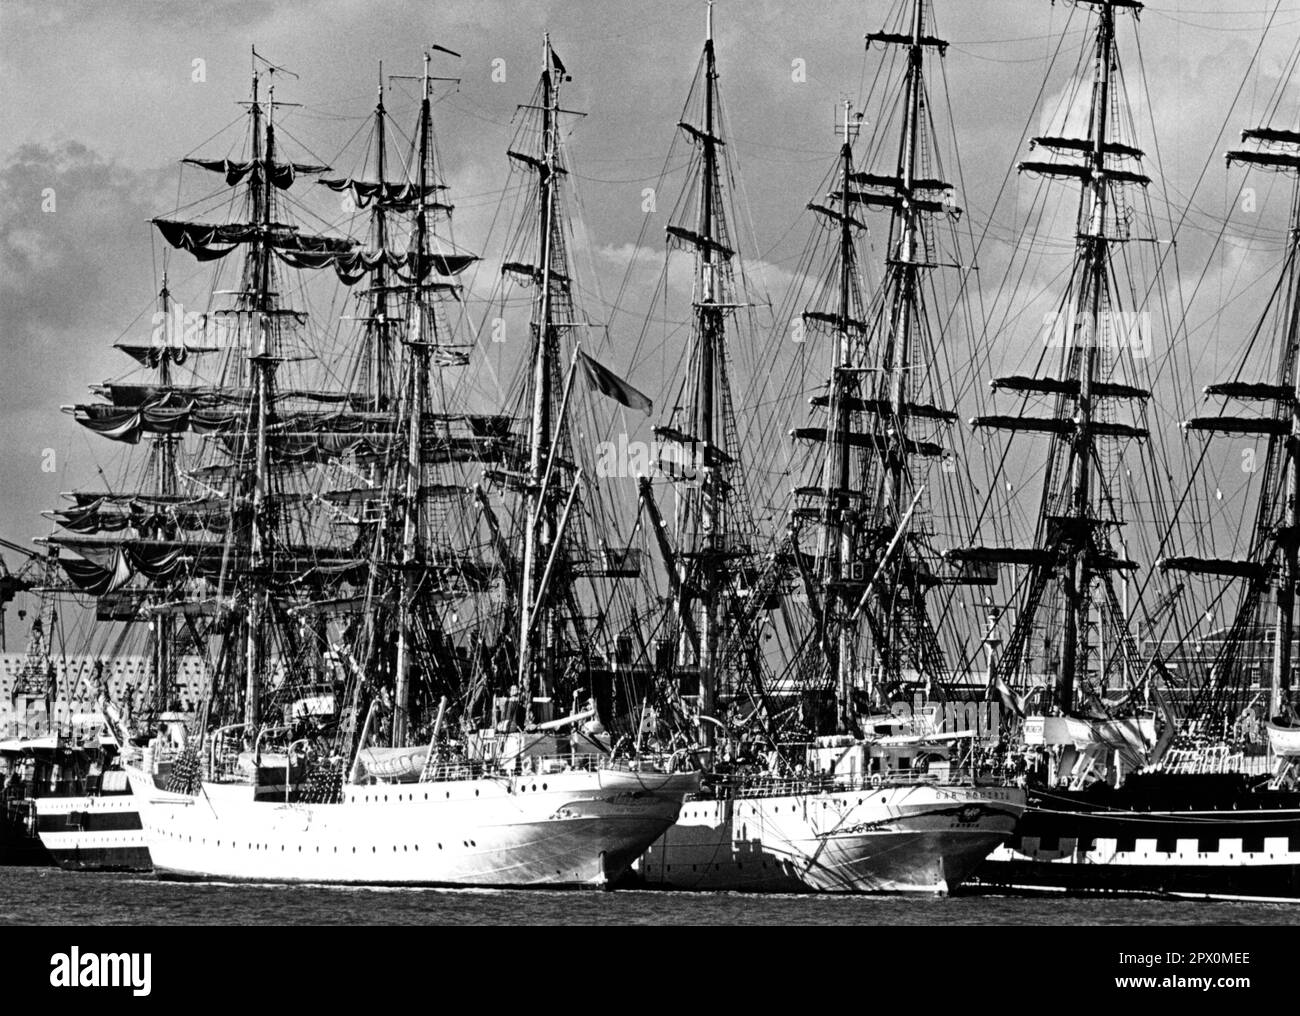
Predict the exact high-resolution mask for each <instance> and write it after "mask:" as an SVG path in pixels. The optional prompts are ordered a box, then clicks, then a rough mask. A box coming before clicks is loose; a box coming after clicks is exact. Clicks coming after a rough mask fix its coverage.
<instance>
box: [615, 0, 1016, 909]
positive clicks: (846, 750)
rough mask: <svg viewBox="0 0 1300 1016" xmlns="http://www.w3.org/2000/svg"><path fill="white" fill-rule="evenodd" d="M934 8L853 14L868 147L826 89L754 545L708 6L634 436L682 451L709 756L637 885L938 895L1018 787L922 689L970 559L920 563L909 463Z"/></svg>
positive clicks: (927, 417) (917, 366) (690, 641)
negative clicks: (659, 372) (688, 305)
mask: <svg viewBox="0 0 1300 1016" xmlns="http://www.w3.org/2000/svg"><path fill="white" fill-rule="evenodd" d="M933 20H934V19H933V12H932V9H931V5H929V4H927V3H925V2H923V0H915V2H913V3H911V4H907V5H904V11H903V13H902V14H901V20H900V23H899V24H897V25H895V26H891V27H890V28H888V29H887V30H885V31H882V32H876V33H872V34H870V35H868V37H867V39H868V45H869V46H873V45H878V46H880V47H882V49H883V50H885V51H886V52H888V53H892V54H894V55H895V56H897V57H898V63H899V64H901V65H902V66H901V75H900V76H899V77H898V78H895V79H891V80H889V81H887V82H885V83H884V85H883V86H882V87H883V89H884V91H885V92H886V93H887V94H888V95H889V96H890V99H891V100H893V99H895V98H896V99H897V106H896V107H893V108H891V106H890V105H888V104H887V105H886V107H885V109H884V111H883V112H882V114H881V116H880V122H881V123H882V124H889V125H891V127H893V128H896V130H897V133H891V135H890V137H891V138H896V139H897V140H896V142H894V143H893V144H892V145H889V146H888V149H889V150H888V151H887V150H886V146H885V145H884V144H883V143H880V144H877V145H876V146H873V147H874V151H873V153H872V154H873V156H875V157H877V158H879V159H880V160H881V162H887V163H888V168H886V169H884V170H881V171H874V169H869V168H864V167H863V166H861V165H859V162H858V160H857V158H856V157H855V153H854V139H855V136H856V135H857V134H858V133H859V131H860V130H861V127H862V123H861V120H862V118H861V116H860V115H859V116H856V117H855V116H854V115H853V114H852V110H851V106H850V104H848V103H846V104H845V106H844V110H843V122H842V125H841V130H842V131H843V135H844V140H843V145H842V146H841V149H840V152H839V157H838V159H837V160H836V164H835V167H834V169H833V170H832V173H831V174H830V177H829V180H830V190H829V192H828V193H827V194H826V195H825V197H824V199H819V200H815V201H813V202H812V203H810V205H809V210H810V211H812V212H813V213H814V214H815V216H816V217H817V219H818V221H819V226H820V227H821V232H819V241H820V242H816V241H815V242H814V243H813V244H810V247H812V248H813V249H814V250H815V251H817V252H819V253H820V254H822V255H823V257H822V259H821V263H814V264H811V265H809V266H808V272H807V274H808V276H809V277H810V278H812V279H814V280H815V287H816V288H815V291H814V293H813V295H812V297H811V299H810V300H809V301H808V303H807V306H806V308H805V309H804V311H803V313H802V314H801V315H800V317H799V326H800V328H801V334H803V332H802V330H806V335H807V346H808V349H809V353H808V355H809V357H819V358H820V357H824V358H825V359H820V360H819V361H817V366H816V367H814V368H813V369H814V370H817V371H824V372H825V373H824V374H822V377H823V378H824V383H823V384H822V385H821V386H820V387H819V388H818V389H817V394H815V395H813V396H812V398H811V404H812V407H813V408H812V412H813V419H812V420H810V421H809V424H808V425H807V426H802V427H798V428H796V429H795V430H794V431H793V432H792V435H791V437H792V438H793V441H794V444H795V448H794V455H793V457H794V459H795V461H796V462H797V463H799V468H800V469H802V470H803V482H802V485H800V486H797V487H796V488H795V489H794V490H793V492H792V493H793V503H792V504H791V506H790V511H789V515H788V517H789V525H788V530H787V532H785V533H784V534H781V535H780V536H778V538H777V539H776V541H775V542H774V544H773V545H772V546H770V547H768V548H764V549H761V550H760V549H758V548H756V546H755V544H756V541H757V529H756V527H755V526H754V525H753V521H752V515H751V514H750V507H749V498H748V493H747V481H746V477H745V472H744V468H743V462H742V461H741V460H742V458H743V456H744V447H743V441H742V438H741V436H740V435H738V434H737V433H736V424H735V421H734V419H733V417H732V393H731V391H730V388H729V375H728V366H727V365H728V345H729V336H728V326H729V322H731V321H733V320H734V318H735V316H736V310H737V309H738V308H740V307H743V306H745V299H744V295H743V294H742V293H740V292H739V291H738V287H737V286H736V284H735V278H736V276H737V275H738V274H741V273H738V272H737V270H736V266H735V261H736V259H737V254H736V249H735V243H734V239H733V237H732V235H731V234H730V232H729V230H730V229H732V228H734V227H733V226H732V225H731V224H729V222H728V217H727V215H726V210H727V202H726V200H725V196H726V189H725V187H726V183H727V182H729V181H730V180H731V178H732V176H733V171H732V168H731V167H730V165H725V168H724V154H723V153H724V152H725V148H724V146H725V144H726V139H725V132H724V130H723V123H722V118H721V115H720V110H721V101H720V98H719V95H718V71H717V64H716V56H715V52H714V43H713V38H712V32H711V23H710V32H709V34H708V37H707V38H706V41H705V46H704V54H703V57H702V59H701V62H700V67H699V70H698V72H697V79H696V82H695V84H694V86H693V88H692V91H691V100H688V108H687V112H686V114H685V115H684V116H683V121H682V123H681V129H682V130H683V132H684V133H685V134H686V135H687V136H688V137H689V139H690V141H691V143H692V144H693V146H694V147H695V153H694V157H693V161H692V170H693V174H694V175H693V177H692V179H691V180H690V181H688V183H687V186H686V189H685V193H686V194H687V195H688V196H690V197H691V198H694V200H693V201H692V200H686V201H682V202H679V204H678V207H679V208H681V209H684V211H685V213H686V215H687V216H688V218H686V219H684V220H683V221H681V222H674V223H671V224H670V225H669V226H668V234H669V241H670V244H674V245H680V246H685V247H686V248H687V249H688V250H690V251H691V252H693V254H694V263H695V276H694V278H695V291H694V298H693V303H692V320H693V326H694V327H693V331H692V336H691V346H690V348H689V352H688V356H687V358H686V359H687V362H688V363H689V371H688V375H687V377H686V378H685V381H684V384H683V393H682V402H683V404H684V406H685V408H684V410H683V412H682V421H683V423H684V424H685V425H686V426H688V427H689V429H686V427H685V426H683V425H680V424H679V425H670V426H668V427H662V428H659V429H658V431H657V432H656V433H657V434H658V435H660V436H662V437H663V438H665V439H667V440H671V441H674V442H676V443H677V444H679V445H682V444H685V445H686V446H687V447H688V450H689V451H690V453H691V454H689V455H683V454H681V453H679V454H678V455H676V456H674V460H682V459H685V460H686V461H690V462H692V463H695V464H696V468H695V469H694V470H692V471H691V472H690V474H689V475H687V476H685V477H682V476H680V475H676V476H672V477H671V478H672V480H673V482H674V484H675V486H676V487H677V488H679V491H678V494H677V496H676V498H675V503H676V504H677V505H678V506H679V517H678V520H677V526H676V530H675V531H676V535H677V541H676V544H675V545H673V546H669V547H668V549H667V550H666V551H665V557H666V558H668V563H669V566H670V568H671V569H674V570H675V571H676V573H677V574H676V576H675V578H674V581H673V582H672V584H671V585H672V593H673V597H674V606H675V617H676V618H677V619H678V620H679V622H680V630H681V631H682V638H681V640H680V646H681V651H682V654H683V656H684V657H685V658H686V660H687V661H688V662H690V663H692V664H694V669H695V672H696V673H697V674H698V680H699V687H698V703H699V705H698V708H699V717H698V719H699V721H700V722H699V732H700V741H701V747H702V748H703V749H704V751H703V757H704V758H706V759H707V760H708V774H707V775H706V777H705V786H704V787H703V788H702V790H701V792H700V793H699V794H696V795H692V796H691V797H690V798H688V800H687V803H686V804H685V806H684V808H683V812H682V817H681V818H679V819H678V821H677V823H676V825H674V826H673V827H672V828H671V829H670V830H669V831H668V832H667V833H665V834H664V836H663V837H662V838H661V839H660V840H658V841H657V842H656V843H655V844H654V845H653V846H652V847H651V848H650V850H649V851H647V853H646V855H645V857H644V858H643V860H642V862H641V863H640V865H639V866H638V871H639V873H640V875H641V877H642V878H643V879H644V880H645V881H646V882H647V883H649V884H652V885H658V886H664V887H671V888H682V889H710V890H755V891H761V890H771V891H819V892H891V891H892V892H927V893H932V892H939V893H942V892H947V891H949V890H950V889H952V888H953V887H955V886H957V885H959V884H960V883H961V882H962V881H963V880H964V879H965V878H966V877H967V876H968V875H969V874H970V873H971V871H973V870H974V868H975V866H976V865H978V864H979V862H980V861H981V860H983V859H984V858H985V857H986V856H987V855H988V853H989V852H990V851H992V850H993V849H994V848H995V847H996V846H997V845H998V844H999V843H1001V842H1002V841H1004V840H1005V839H1007V838H1008V837H1009V836H1011V835H1012V833H1013V831H1014V829H1015V826H1016V821H1017V819H1018V818H1019V815H1020V812H1021V810H1022V807H1023V803H1024V793H1023V791H1022V790H1021V789H1019V788H1017V787H1015V786H1012V785H1009V784H1008V783H1006V782H1005V781H1003V780H1001V779H999V778H997V777H996V776H995V775H993V774H991V773H989V772H987V771H986V770H985V769H984V768H983V767H982V766H981V765H980V762H979V758H978V752H977V750H976V748H975V745H976V744H977V742H978V737H977V736H976V735H977V731H975V730H957V729H954V727H955V726H956V725H955V724H947V723H946V722H945V718H944V706H943V703H945V702H946V701H949V700H950V699H951V700H954V701H955V698H954V691H953V690H952V689H950V688H949V687H948V683H949V678H950V673H951V668H950V666H949V663H948V661H947V659H946V658H945V654H944V652H943V649H942V648H941V646H940V639H939V637H938V635H937V633H936V622H935V619H934V617H933V616H932V614H931V611H932V610H934V608H935V605H936V601H938V600H939V599H940V598H941V595H936V593H939V594H943V593H944V592H945V591H948V592H950V591H951V590H952V589H953V588H955V587H957V586H959V585H962V584H965V583H966V582H967V581H968V580H969V576H967V575H958V574H950V575H943V576H941V575H939V574H938V566H939V565H941V564H942V560H941V558H940V557H939V555H938V551H937V549H936V541H935V539H934V536H935V534H934V532H933V531H932V530H931V529H930V528H929V527H928V526H927V525H926V524H925V523H924V522H922V518H923V517H925V516H927V515H928V508H929V501H928V500H927V498H926V482H925V481H926V475H927V473H928V472H929V471H930V468H931V464H934V463H937V462H938V461H939V460H941V459H943V457H944V455H945V452H944V448H943V446H942V444H941V443H940V441H941V440H942V432H944V431H946V430H947V429H949V427H950V426H951V424H952V422H953V421H955V419H956V414H955V412H953V411H952V410H951V409H948V408H945V407H943V406H942V405H939V404H936V402H935V397H936V393H940V392H942V391H943V390H944V387H945V386H944V382H943V379H942V378H941V377H939V376H937V374H938V372H939V370H940V369H941V363H942V359H941V358H940V357H937V356H935V355H934V354H935V346H936V345H942V343H943V341H944V334H943V330H944V321H943V318H944V314H945V310H944V308H936V307H934V306H932V305H931V300H932V295H933V293H934V292H935V289H934V288H933V287H932V286H931V285H930V284H929V283H928V281H927V277H928V276H929V274H930V272H931V270H932V269H934V268H935V267H936V265H935V264H934V262H935V261H937V260H940V259H939V258H938V257H937V252H938V251H939V250H940V249H941V248H940V245H938V244H937V243H936V241H935V238H934V235H933V227H932V225H931V221H932V220H934V219H949V220H951V219H952V218H955V216H956V215H958V214H959V212H958V210H957V209H956V208H954V207H953V205H952V203H951V200H950V198H949V194H950V192H951V190H952V187H951V186H950V185H949V184H948V183H946V182H945V181H944V180H943V179H942V177H941V176H939V175H938V174H939V172H940V171H941V168H942V167H941V166H940V165H939V159H938V157H937V155H936V153H935V151H934V149H933V148H932V146H931V143H930V139H931V137H932V124H931V122H930V108H929V97H928V93H927V83H926V73H925V69H926V60H927V55H928V54H933V53H935V52H942V50H943V49H944V48H946V43H944V42H942V41H941V40H940V39H938V38H937V37H936V35H935V33H934V25H933ZM883 137H884V133H883V131H882V132H881V133H880V134H879V135H878V138H879V139H883ZM872 210H875V211H883V212H884V217H885V219H886V220H887V222H888V226H887V230H888V232H887V237H888V240H887V244H888V246H887V248H886V249H887V254H886V260H885V265H884V273H883V278H882V279H881V280H880V282H879V284H878V285H877V286H876V287H875V288H874V290H873V291H868V290H867V289H866V287H865V284H864V281H863V277H862V276H863V273H864V271H866V268H867V266H866V263H865V255H864V254H863V251H862V246H863V245H862V240H863V238H864V237H865V235H866V232H867V225H866V221H865V215H864V212H867V211H872ZM959 267H960V266H959ZM734 341H735V339H734V336H731V337H730V342H731V343H734ZM827 361H829V363H827ZM827 367H829V369H827ZM940 472H941V470H940V468H939V467H938V466H937V465H935V467H934V470H933V473H934V474H935V475H938V474H939V473H940ZM683 488H684V489H683ZM934 496H935V501H936V503H938V502H941V500H942V498H943V497H944V492H942V491H938V492H936V493H935V495H934ZM664 542H665V543H666V544H667V543H668V541H664ZM780 611H789V612H790V616H791V618H793V619H794V624H793V625H792V627H793V628H794V630H795V631H796V636H795V639H794V641H793V643H792V644H790V645H789V646H788V648H787V650H786V652H785V659H784V663H780V662H778V663H777V664H776V667H775V668H774V667H773V666H772V665H771V664H770V663H767V662H765V661H764V658H763V657H764V653H763V650H762V645H763V643H764V641H765V639H764V633H765V631H766V630H767V628H768V618H767V615H768V614H769V613H771V612H780ZM938 613H943V611H942V610H939V611H938ZM922 698H924V699H925V700H926V704H925V705H924V706H922V707H921V708H919V709H918V710H917V712H916V714H915V715H913V716H910V717H908V718H905V717H904V713H910V712H911V705H912V703H913V702H915V701H916V700H917V699H922ZM746 700H748V702H749V703H752V704H753V705H752V706H751V708H749V709H748V710H747V715H745V716H741V715H740V714H741V710H740V709H739V705H740V704H742V703H744V702H745V701H746ZM896 705H901V707H902V708H901V709H898V708H895V706H896Z"/></svg>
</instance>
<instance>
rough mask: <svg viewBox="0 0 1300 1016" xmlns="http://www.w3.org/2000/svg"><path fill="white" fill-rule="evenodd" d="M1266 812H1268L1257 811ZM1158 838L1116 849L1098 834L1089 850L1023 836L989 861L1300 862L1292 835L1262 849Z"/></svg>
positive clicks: (1181, 864) (1115, 842) (1178, 864)
mask: <svg viewBox="0 0 1300 1016" xmlns="http://www.w3.org/2000/svg"><path fill="white" fill-rule="evenodd" d="M1242 814H1243V816H1244V817H1243V822H1245V823H1248V822H1249V821H1250V819H1249V818H1248V817H1245V816H1249V814H1250V813H1249V812H1243V813H1242ZM1260 814H1261V815H1267V813H1260ZM1158 842H1159V841H1158V840H1156V839H1154V838H1152V839H1141V838H1139V839H1136V840H1134V843H1133V848H1134V849H1132V850H1117V849H1116V847H1117V846H1118V843H1119V841H1118V840H1117V839H1115V838H1114V837H1111V838H1106V837H1099V838H1097V839H1095V840H1094V841H1093V845H1092V847H1091V848H1090V849H1089V850H1086V851H1081V850H1079V848H1078V843H1079V841H1078V840H1077V839H1073V840H1072V839H1067V838H1064V837H1062V839H1061V840H1060V844H1059V846H1057V847H1055V848H1052V849H1050V850H1045V849H1042V848H1040V846H1039V841H1037V840H1035V838H1034V837H1032V836H1026V837H1024V838H1023V840H1022V841H1021V846H1020V849H1018V850H1017V849H1016V848H1014V847H1011V846H1009V845H1003V846H1000V847H998V849H997V850H995V851H994V852H993V853H992V854H990V855H989V860H990V861H992V862H995V863H996V862H1007V861H1020V862H1026V861H1032V862H1034V863H1036V864H1043V865H1053V866H1055V865H1062V864H1064V865H1069V864H1091V865H1142V866H1147V867H1171V868H1249V867H1268V866H1273V865H1300V850H1293V849H1291V837H1288V836H1268V837H1265V839H1264V849H1263V850H1243V849H1242V844H1243V840H1242V839H1241V838H1237V839H1229V838H1227V837H1224V838H1222V839H1220V840H1219V841H1218V842H1219V849H1218V850H1199V849H1197V848H1198V844H1199V841H1198V840H1197V839H1196V837H1190V838H1187V839H1179V840H1177V842H1176V843H1175V848H1176V849H1174V850H1159V849H1157V845H1158Z"/></svg>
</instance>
